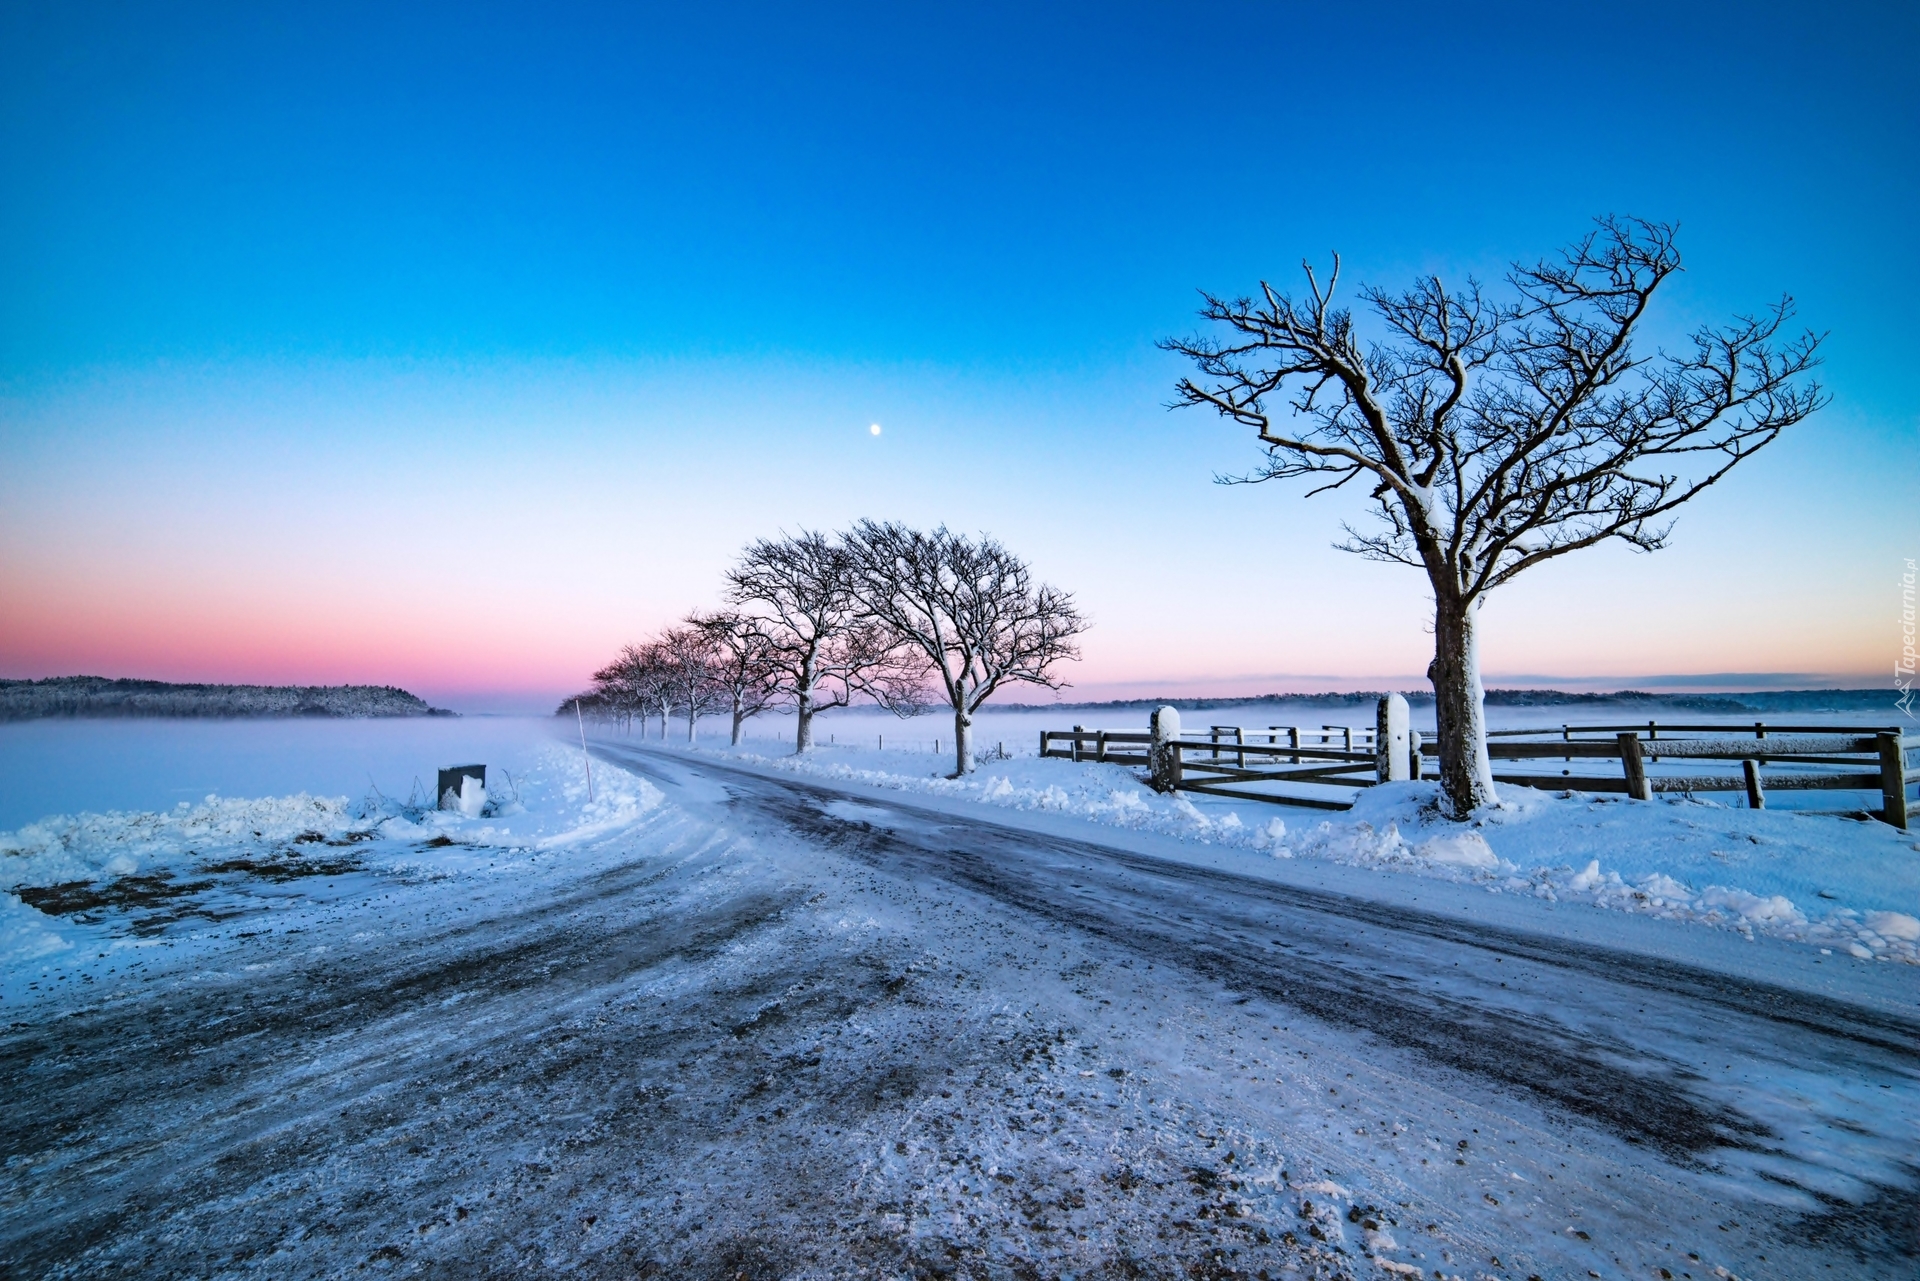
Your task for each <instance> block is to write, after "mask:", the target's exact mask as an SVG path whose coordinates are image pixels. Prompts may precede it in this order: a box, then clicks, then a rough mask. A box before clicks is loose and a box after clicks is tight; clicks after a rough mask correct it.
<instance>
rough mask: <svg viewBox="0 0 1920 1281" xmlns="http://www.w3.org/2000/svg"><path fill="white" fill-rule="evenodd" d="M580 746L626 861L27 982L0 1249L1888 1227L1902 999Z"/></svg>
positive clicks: (435, 1264) (717, 1254)
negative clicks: (120, 970) (181, 956)
mask: <svg viewBox="0 0 1920 1281" xmlns="http://www.w3.org/2000/svg"><path fill="white" fill-rule="evenodd" d="M601 752H602V754H603V755H604V756H605V757H606V758H607V759H609V760H611V761H614V762H615V763H618V764H621V765H623V766H625V767H626V768H628V769H631V770H632V771H634V772H635V773H637V774H640V775H642V776H643V777H646V778H648V779H649V780H651V781H652V782H654V783H655V784H656V785H657V786H659V787H660V788H661V790H662V791H663V792H665V793H666V795H667V798H668V803H667V804H666V805H663V806H661V807H660V808H659V809H658V810H656V811H654V812H653V813H652V814H651V815H650V816H649V818H648V819H647V820H646V822H645V823H644V824H642V825H641V826H640V827H639V828H637V829H635V830H633V831H630V832H627V833H624V834H623V835H622V836H621V837H620V838H619V839H620V841H621V842H622V853H621V854H620V856H619V857H617V858H613V859H611V860H609V859H605V858H603V859H601V860H599V861H598V862H595V863H594V864H593V865H592V867H591V869H590V870H585V871H582V872H580V873H579V874H578V875H568V874H567V873H566V872H565V869H564V868H562V869H560V870H557V871H554V872H552V873H550V874H549V875H548V877H547V878H546V879H543V880H540V881H537V882H535V883H532V884H521V883H514V882H505V881H491V882H481V881H474V880H457V879H456V880H452V881H440V882H434V883H430V884H410V883H406V882H404V881H396V880H394V879H393V878H390V877H384V876H378V875H373V874H360V875H358V876H353V875H347V876H342V877H340V878H338V879H337V880H334V881H331V882H329V887H328V888H327V889H325V890H324V891H322V890H321V889H319V888H316V889H315V890H314V891H313V892H312V893H311V894H310V895H309V896H308V897H309V900H310V901H308V902H306V903H305V905H304V906H303V907H302V908H301V909H300V910H299V911H297V912H292V913H289V912H287V911H285V910H283V911H282V912H281V913H280V914H279V915H278V916H275V915H274V914H273V913H265V914H264V916H265V917H267V918H269V919H265V920H261V921H258V922H256V921H254V920H253V919H251V918H249V917H246V916H244V915H243V916H238V917H234V918H232V919H230V920H228V921H225V922H222V927H223V928H225V929H227V930H228V931H230V934H231V938H232V939H233V940H234V941H233V942H232V944H231V948H230V950H229V952H227V953H223V954H222V964H221V965H220V966H219V967H215V968H207V967H202V968H199V969H195V970H192V971H189V972H178V973H166V974H162V975H160V976H159V977H157V978H155V979H153V980H152V981H144V982H141V983H140V984H138V985H137V986H136V985H130V984H122V985H121V986H120V987H118V988H115V989H112V990H110V991H107V992H103V993H101V994H100V995H99V996H98V997H97V999H94V1000H91V1001H79V1002H75V1003H73V1004H72V1005H71V1007H70V1008H67V1009H64V1010H62V1011H59V1012H58V1013H57V1015H56V1014H55V1013H52V1012H48V1013H43V1014H41V1015H39V1016H37V1017H35V1018H33V1019H28V1020H24V1021H22V1020H20V1019H19V1018H18V1017H17V1016H16V1021H14V1022H13V1023H12V1025H11V1027H10V1030H9V1031H8V1033H7V1035H6V1037H5V1041H4V1045H3V1046H0V1070H3V1071H4V1072H5V1079H6V1080H7V1081H8V1083H9V1084H8V1090H9V1096H8V1097H9V1103H10V1105H9V1107H8V1108H7V1109H6V1111H5V1117H6V1120H5V1123H4V1135H3V1143H4V1151H5V1153H6V1157H7V1167H6V1169H7V1173H6V1182H5V1184H4V1192H5V1202H6V1204H7V1206H8V1207H9V1208H8V1209H7V1211H6V1212H5V1219H4V1234H3V1235H0V1263H3V1264H4V1265H5V1267H6V1270H7V1272H8V1274H9V1275H21V1276H113V1275H129V1276H131V1275H140V1276H176V1275H177V1276H222V1275H234V1276H238V1275H245V1274H259V1275H274V1276H325V1275H336V1274H340V1273H343V1272H347V1271H356V1272H357V1271H358V1270H359V1269H360V1267H361V1265H365V1267H366V1269H367V1271H368V1272H388V1273H392V1274H395V1275H421V1276H477V1275H504V1274H506V1273H509V1272H515V1273H518V1272H523V1271H527V1270H533V1271H536V1272H547V1271H551V1272H571V1273H576V1274H580V1275H586V1276H603V1275H604V1276H633V1275H636V1274H638V1275H642V1276H649V1275H660V1276H666V1275H673V1276H696V1277H699V1276H715V1277H719V1276H736V1275H747V1276H763V1275H764V1276H774V1275H788V1274H798V1275H818V1276H840V1275H872V1276H907V1275H927V1276H933V1275H957V1276H973V1275H981V1276H1008V1277H1023V1276H1056V1275H1067V1274H1071V1275H1073V1276H1075V1277H1079V1278H1084V1277H1089V1276H1107V1275H1111V1276H1157V1275H1168V1276H1172V1275H1180V1276H1187V1275H1202V1276H1233V1275H1248V1276H1257V1275H1260V1274H1261V1272H1262V1271H1263V1270H1264V1271H1265V1272H1266V1273H1267V1274H1268V1275H1269V1276H1281V1275H1288V1274H1290V1273H1292V1272H1299V1273H1303V1274H1313V1275H1354V1276H1385V1275H1401V1276H1406V1275H1412V1274H1413V1273H1414V1272H1415V1270H1417V1271H1418V1273H1419V1274H1420V1275H1423V1276H1434V1275H1445V1276H1468V1277H1477V1276H1482V1275H1488V1276H1498V1277H1527V1276H1530V1275H1535V1274H1538V1275H1541V1276H1586V1275H1589V1274H1594V1275H1599V1276H1605V1277H1612V1276H1658V1275H1660V1271H1659V1270H1660V1269H1662V1268H1664V1269H1666V1270H1667V1271H1668V1272H1669V1273H1670V1274H1671V1275H1672V1276H1676V1277H1682V1276H1690V1277H1694V1278H1705V1277H1710V1276H1718V1275H1725V1273H1728V1272H1730V1273H1732V1274H1734V1275H1737V1276H1741V1277H1748V1276H1753V1277H1798V1276H1896V1275H1911V1273H1912V1271H1913V1268H1914V1266H1915V1259H1916V1257H1917V1255H1920V1251H1917V1249H1916V1242H1915V1237H1914V1233H1915V1227H1914V1225H1915V1222H1916V1220H1917V1219H1920V1197H1917V1195H1916V1188H1917V1187H1920V1168H1916V1162H1915V1158H1914V1156H1913V1153H1914V1152H1915V1151H1916V1150H1920V1125H1917V1123H1916V1120H1915V1118H1916V1116H1920V1052H1917V1051H1916V1046H1920V1017H1916V1014H1915V1007H1914V1005H1913V1003H1912V1001H1911V1000H1905V1001H1902V1000H1899V999H1894V1000H1889V999H1884V998H1881V997H1876V998H1875V999H1866V998H1862V999H1857V1000H1856V999H1850V998H1848V997H1846V996H1844V995H1836V994H1835V993H1833V992H1831V991H1825V990H1821V989H1820V987H1819V986H1818V985H1817V984H1813V983H1809V982H1805V981H1788V979H1787V978H1784V977H1783V978H1782V979H1780V980H1778V981H1773V980H1769V979H1767V978H1765V977H1759V976H1756V974H1755V972H1754V970H1753V969H1752V968H1751V967H1748V968H1746V969H1733V968H1729V967H1726V966H1718V967H1716V966H1714V965H1711V964H1702V963H1699V962H1697V961H1688V960H1680V959H1674V958H1673V957H1671V956H1664V957H1663V956H1659V955H1655V954H1651V953H1649V952H1648V951H1647V950H1645V949H1639V950H1634V949H1628V948H1622V947H1609V946H1603V945H1600V944H1596V943H1594V942H1592V941H1581V940H1580V939H1579V938H1577V937H1574V936H1573V935H1571V934H1569V933H1568V932H1566V931H1562V930H1555V929H1554V928H1552V927H1553V922H1552V921H1551V920H1549V919H1548V918H1546V917H1542V918H1541V919H1540V920H1539V921H1537V922H1532V923H1529V922H1527V921H1525V920H1517V919H1516V918H1515V914H1514V912H1515V911H1516V910H1518V909H1517V908H1516V909H1514V910H1509V911H1507V912H1506V913H1505V915H1504V916H1503V917H1502V918H1501V919H1498V920H1495V919H1491V918H1488V919H1478V918H1475V917H1473V916H1472V915H1470V914H1467V913H1463V912H1460V911H1456V910H1451V909H1449V910H1428V909H1426V908H1421V907H1415V906H1411V905H1409V904H1408V903H1406V902H1404V901H1400V900H1397V899H1395V898H1393V897H1392V896H1386V895H1368V894H1365V893H1358V892H1354V891H1353V890H1352V889H1348V890H1344V891H1335V890H1329V889H1324V888H1313V887H1310V886H1303V885H1300V884H1286V883H1281V882H1278V881H1274V880H1269V879H1263V878H1258V877H1252V876H1247V875H1240V874H1236V873H1234V872H1231V871H1225V870H1221V869H1218V868H1211V867H1204V866H1196V865H1194V864H1193V863H1192V862H1190V861H1187V862H1183V861H1178V860H1174V859H1170V858H1165V857H1157V856H1155V854H1154V853H1153V852H1152V851H1151V850H1144V851H1143V849H1141V848H1139V846H1140V844H1141V842H1132V843H1128V842H1125V841H1118V840H1113V841H1110V840H1107V839H1106V838H1105V837H1104V836H1102V837H1101V838H1099V839H1080V838H1078V837H1077V836H1075V835H1072V834H1063V833H1062V831H1061V830H1033V825H1023V826H1021V827H1015V826H1007V825H1003V824H1005V823H1006V822H1008V821H1018V820H1017V819H1015V818H1012V817H1011V816H1007V815H1003V814H995V815H994V816H993V818H992V819H991V820H989V819H987V818H985V817H980V816H976V815H975V814H972V813H967V812H964V810H963V809H961V808H958V807H944V808H943V807H939V806H933V805H927V806H921V805H917V804H906V803H902V802H900V801H899V800H898V799H897V798H893V797H888V796H885V795H881V794H875V793H870V792H865V791H859V790H857V789H856V790H852V791H842V790H836V789H834V788H830V787H825V786H821V785H819V784H817V783H813V782H805V781H799V780H795V779H793V778H790V777H786V776H771V775H768V774H765V773H760V772H755V771H752V770H746V769H740V768H736V767H732V766H725V765H721V764H719V763H716V762H713V761H710V760H706V759H702V758H690V757H687V756H685V755H681V754H676V753H666V752H652V751H646V750H636V749H634V748H631V747H619V746H612V745H609V746H606V747H603V748H602V749H601ZM1042 826H1044V825H1042ZM1149 844H1150V842H1149ZM1442 897H1443V898H1444V895H1443V896H1442ZM1670 928H1684V927H1670ZM1746 946H1747V947H1749V948H1750V949H1751V948H1753V947H1754V946H1755V945H1746ZM1756 954H1758V953H1756ZM1890 968H1899V969H1902V970H1904V969H1906V968H1908V967H1886V966H1879V967H1874V966H1868V967H1866V969H1867V971H1868V972H1872V971H1875V970H1878V971H1887V970H1889V969H1890ZM1884 988H1885V984H1884V983H1883V984H1882V989H1883V990H1884ZM1896 991H1897V989H1896ZM1718 1269H1724V1270H1725V1271H1724V1272H1721V1271H1717V1270H1718Z"/></svg>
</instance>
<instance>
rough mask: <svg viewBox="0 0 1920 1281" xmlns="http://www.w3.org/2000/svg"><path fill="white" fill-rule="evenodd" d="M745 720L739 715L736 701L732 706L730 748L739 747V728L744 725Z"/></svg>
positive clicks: (738, 705)
mask: <svg viewBox="0 0 1920 1281" xmlns="http://www.w3.org/2000/svg"><path fill="white" fill-rule="evenodd" d="M746 719H747V718H746V717H744V716H742V715H741V714H740V704H739V703H738V702H737V701H736V702H735V703H734V705H733V742H732V743H731V744H730V746H733V747H738V746H740V726H741V725H743V724H745V722H746Z"/></svg>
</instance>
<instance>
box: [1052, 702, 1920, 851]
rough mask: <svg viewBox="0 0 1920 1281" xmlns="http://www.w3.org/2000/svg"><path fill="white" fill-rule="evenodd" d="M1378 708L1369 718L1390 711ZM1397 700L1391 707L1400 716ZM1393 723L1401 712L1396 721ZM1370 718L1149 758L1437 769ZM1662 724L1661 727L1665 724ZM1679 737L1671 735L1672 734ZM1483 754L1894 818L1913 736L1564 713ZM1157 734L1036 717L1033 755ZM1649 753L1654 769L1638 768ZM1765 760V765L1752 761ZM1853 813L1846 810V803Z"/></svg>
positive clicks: (1329, 768)
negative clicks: (1555, 722)
mask: <svg viewBox="0 0 1920 1281" xmlns="http://www.w3.org/2000/svg"><path fill="white" fill-rule="evenodd" d="M1384 704H1385V700H1383V710H1382V712H1381V716H1380V718H1379V720H1378V722H1377V725H1378V726H1385V725H1386V724H1387V719H1386V716H1387V714H1386V711H1385V710H1384ZM1404 711H1405V708H1404V704H1403V705H1402V707H1401V709H1400V714H1401V715H1404ZM1400 723H1401V725H1402V726H1404V721H1402V722H1400ZM1381 732H1382V731H1381V730H1380V729H1378V728H1374V729H1367V728H1361V727H1355V726H1345V725H1339V726H1336V725H1322V726H1319V727H1317V728H1310V727H1304V726H1297V725H1269V726H1264V727H1247V726H1239V725H1212V726H1209V727H1208V728H1207V729H1205V730H1198V731H1189V732H1184V733H1179V734H1177V735H1176V736H1173V737H1169V738H1168V739H1167V740H1166V741H1165V742H1164V744H1163V745H1162V748H1161V749H1160V750H1163V751H1164V752H1165V753H1166V756H1165V758H1164V760H1163V762H1162V765H1161V767H1160V768H1159V769H1158V770H1157V771H1156V774H1157V776H1158V777H1160V778H1161V782H1162V783H1163V784H1164V785H1166V786H1170V787H1173V788H1177V789H1179V790H1182V791H1192V792H1201V793H1205V794H1209V795H1215V796H1229V797H1234V798H1236V799H1241V800H1255V801H1268V802H1273V803H1275V804H1281V805H1303V806H1308V807H1311V808H1316V809H1347V808H1349V807H1350V806H1351V805H1352V801H1351V800H1350V799H1345V798H1335V797H1328V796H1311V795H1306V796H1303V795H1300V794H1297V793H1291V794H1279V793H1275V792H1271V791H1260V790H1254V789H1255V788H1258V787H1261V786H1264V785H1268V784H1288V785H1293V784H1309V785H1313V786H1318V787H1337V788H1360V787H1371V786H1373V785H1374V784H1376V783H1379V782H1382V781H1385V780H1386V778H1387V777H1388V775H1389V773H1391V774H1392V775H1393V776H1394V777H1406V778H1415V779H1419V778H1435V777H1438V773H1437V770H1438V763H1439V762H1438V757H1437V756H1435V755H1434V754H1433V747H1432V738H1433V735H1432V733H1431V731H1428V732H1427V733H1425V734H1423V733H1421V732H1419V731H1413V732H1412V733H1410V734H1407V735H1405V736H1404V737H1405V738H1406V744H1405V750H1406V752H1407V756H1406V758H1405V760H1404V762H1399V758H1398V756H1397V752H1398V750H1399V749H1396V750H1395V751H1394V752H1382V751H1380V750H1379V744H1380V734H1381ZM1663 735H1664V737H1663ZM1676 736H1679V737H1676ZM1487 737H1488V743H1487V755H1488V757H1489V758H1490V759H1491V760H1493V761H1494V762H1497V763H1504V762H1509V761H1512V762H1519V761H1544V760H1559V761H1561V762H1562V763H1563V764H1566V765H1568V766H1570V767H1571V766H1572V765H1573V764H1574V762H1576V761H1577V762H1580V763H1581V764H1582V766H1586V765H1587V764H1588V763H1589V762H1600V761H1618V762H1619V763H1620V772H1619V773H1618V774H1594V773H1584V772H1579V773H1577V772H1575V770H1574V769H1573V768H1567V769H1563V770H1561V771H1559V772H1558V773H1544V772H1516V771H1512V770H1501V769H1499V766H1498V765H1496V771H1497V772H1496V773H1495V774H1494V776H1493V777H1494V781H1495V782H1496V783H1506V784H1511V785H1515V786H1521V787H1538V788H1546V789H1550V790H1555V791H1577V792H1603V793H1619V794H1624V795H1626V796H1628V797H1631V798H1633V799H1637V800H1651V799H1652V797H1653V794H1654V793H1655V792H1740V791H1744V792H1745V793H1746V794H1747V803H1748V805H1749V806H1751V807H1753V808H1755V809H1759V808H1763V807H1764V806H1765V804H1766V793H1767V791H1769V790H1772V791H1878V792H1879V793H1880V798H1881V806H1880V809H1879V810H1878V811H1877V813H1876V815H1875V816H1876V817H1879V818H1882V819H1884V820H1885V821H1886V822H1888V823H1891V824H1893V825H1894V826H1896V827H1900V828H1905V827H1906V826H1907V824H1908V820H1909V816H1910V815H1911V813H1912V812H1913V808H1914V802H1913V799H1912V798H1910V797H1909V795H1908V792H1909V791H1910V790H1911V789H1912V788H1913V786H1914V785H1915V784H1916V783H1920V735H1916V734H1904V733H1902V732H1901V731H1900V730H1899V729H1897V728H1894V729H1889V728H1886V727H1882V726H1832V725H1767V724H1766V723H1764V722H1760V721H1755V722H1752V723H1750V724H1742V725H1725V724H1722V725H1706V724H1667V725H1662V724H1660V723H1658V722H1656V721H1646V722H1640V723H1636V724H1631V725H1562V726H1560V727H1558V728H1557V729H1526V730H1494V731H1491V732H1490V733H1489V734H1488V736H1487ZM1155 743H1156V739H1155V736H1154V735H1153V734H1152V733H1151V732H1148V733H1141V732H1140V731H1138V730H1104V729H1088V728H1086V727H1085V726H1079V725H1076V726H1075V727H1074V728H1073V729H1071V730H1043V731H1041V734H1040V754H1041V755H1042V756H1051V757H1060V758H1067V759H1071V760H1076V761H1078V760H1092V761H1103V762H1107V763H1110V764H1117V765H1136V766H1144V767H1146V768H1148V769H1150V770H1151V769H1155V768H1156V767H1155V762H1154V752H1155V750H1156V747H1155ZM1682 762H1700V763H1703V764H1714V763H1723V764H1725V765H1726V766H1728V767H1729V768H1728V769H1727V771H1726V772H1724V773H1696V772H1689V773H1685V774H1681V773H1675V772H1668V771H1663V770H1662V769H1660V768H1659V767H1660V766H1662V765H1666V764H1668V763H1682ZM1649 766H1652V767H1654V768H1649ZM1762 770H1765V771H1766V772H1765V773H1764V774H1763V773H1762ZM1856 812H1857V811H1856Z"/></svg>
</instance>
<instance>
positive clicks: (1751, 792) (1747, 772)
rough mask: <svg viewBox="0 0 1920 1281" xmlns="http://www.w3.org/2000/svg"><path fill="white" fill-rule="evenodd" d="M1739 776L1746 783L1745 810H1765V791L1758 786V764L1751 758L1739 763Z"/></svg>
mask: <svg viewBox="0 0 1920 1281" xmlns="http://www.w3.org/2000/svg"><path fill="white" fill-rule="evenodd" d="M1740 774H1741V776H1742V777H1743V778H1745V779H1746V782H1747V808H1748V809H1750V810H1763V809H1765V808H1767V793H1766V789H1765V788H1763V787H1761V786H1760V762H1759V761H1756V760H1754V759H1753V758H1752V757H1748V758H1747V759H1746V760H1744V761H1741V762H1740Z"/></svg>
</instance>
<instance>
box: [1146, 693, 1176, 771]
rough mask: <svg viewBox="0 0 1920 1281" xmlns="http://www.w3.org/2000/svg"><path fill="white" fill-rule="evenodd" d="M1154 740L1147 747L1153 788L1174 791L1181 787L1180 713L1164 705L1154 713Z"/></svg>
mask: <svg viewBox="0 0 1920 1281" xmlns="http://www.w3.org/2000/svg"><path fill="white" fill-rule="evenodd" d="M1151 728H1152V730H1153V742H1152V743H1151V744H1149V746H1148V748H1147V766H1148V768H1149V769H1151V770H1152V771H1153V788H1154V790H1155V791H1157V792H1173V791H1178V790H1179V788H1180V713H1179V712H1177V711H1175V710H1174V709H1173V708H1171V707H1163V708H1161V709H1160V710H1159V711H1157V712H1155V713H1154V714H1153V722H1152V726H1151Z"/></svg>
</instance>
